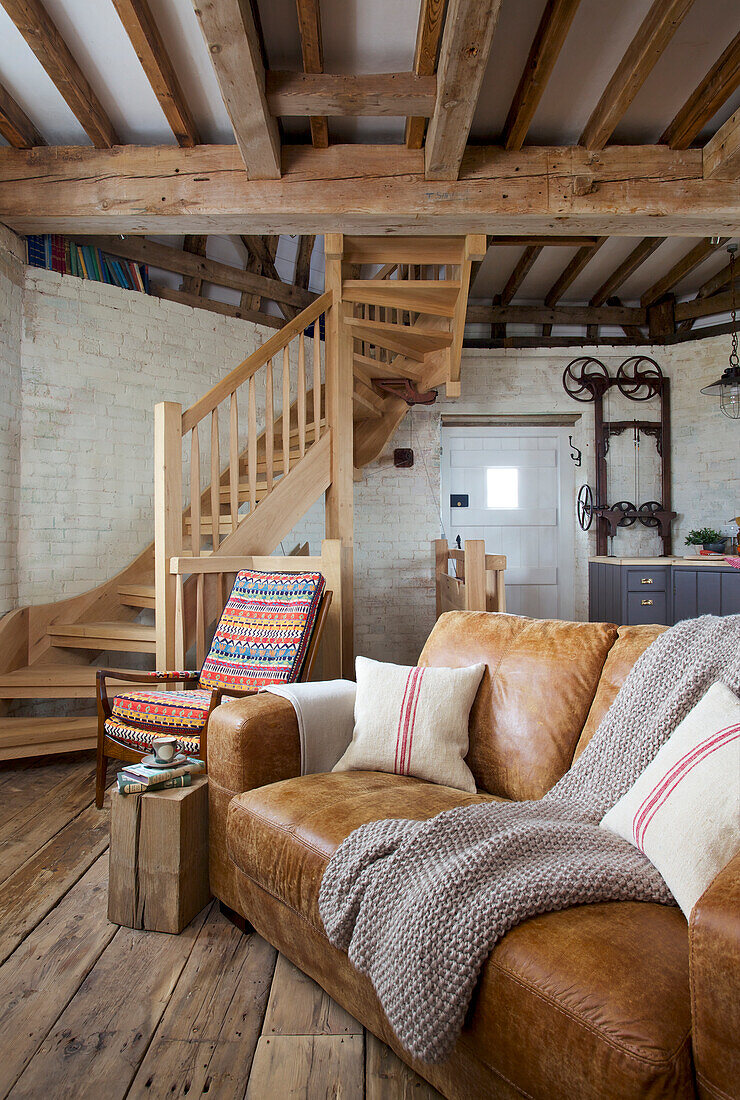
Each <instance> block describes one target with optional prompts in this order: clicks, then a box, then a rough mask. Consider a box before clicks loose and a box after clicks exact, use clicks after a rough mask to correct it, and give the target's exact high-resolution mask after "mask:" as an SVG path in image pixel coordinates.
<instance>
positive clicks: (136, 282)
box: [128, 260, 144, 290]
mask: <svg viewBox="0 0 740 1100" xmlns="http://www.w3.org/2000/svg"><path fill="white" fill-rule="evenodd" d="M128 266H129V271H130V272H131V282H132V285H133V288H134V290H143V289H144V284H143V283H142V282H141V279H140V276H139V269H138V267H137V265H136V264H135V263H134V262H133V260H129V262H128Z"/></svg>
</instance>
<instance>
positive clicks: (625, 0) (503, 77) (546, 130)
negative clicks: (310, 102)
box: [0, 0, 740, 302]
mask: <svg viewBox="0 0 740 1100" xmlns="http://www.w3.org/2000/svg"><path fill="white" fill-rule="evenodd" d="M651 2H652V0H582V2H581V4H580V6H579V9H578V12H577V13H576V17H575V19H574V21H573V25H572V27H571V29H570V32H569V34H568V37H567V39H566V42H565V45H564V47H563V49H562V52H561V54H560V57H559V58H558V61H557V63H556V65H555V68H554V71H553V74H552V77H551V79H550V81H549V83H548V85H547V88H546V90H545V93H544V95H543V98H542V101H541V103H540V105H539V107H538V109H537V112H536V114H535V116H534V120H533V123H532V127H531V130H530V133H529V137H528V140H529V141H530V142H533V143H548V144H549V143H552V144H564V143H569V142H574V141H577V139H578V136H579V134H580V132H581V130H582V129H583V126H584V124H585V122H586V120H587V119H588V117H589V115H590V113H591V111H592V109H593V107H594V106H595V104H596V103H597V101H598V99H599V96H600V95H601V93H602V92H603V90H604V88H605V86H606V84H607V82H608V80H609V78H610V77H611V75H612V73H613V72H614V69H615V68H616V66H617V64H618V62H619V60H620V58H621V56H622V54H623V52H624V50H625V48H626V47H627V45H628V44H629V42H630V40H631V38H632V37H633V35H634V33H635V31H636V30H637V28H638V26H639V24H640V22H641V21H642V19H643V18H644V16H645V14H646V13H647V11H648V9H649V8H650V5H651ZM149 3H150V7H151V9H152V12H153V14H154V16H155V19H156V21H157V25H158V27H159V29H160V32H161V34H162V37H163V39H164V42H165V45H166V47H167V50H168V52H169V54H170V57H171V59H172V61H173V64H174V68H175V70H176V72H177V74H178V77H179V80H180V82H181V85H182V87H183V90H184V93H185V97H186V99H187V101H188V103H189V105H190V108H191V110H192V113H193V116H194V118H195V120H196V123H197V126H198V128H199V130H200V134H201V138H202V140H203V141H204V142H207V143H233V141H234V137H233V133H232V131H231V127H230V124H229V120H228V117H227V115H226V111H225V109H224V106H223V102H222V100H221V96H220V93H219V90H218V85H217V83H216V80H215V77H214V74H213V70H212V67H211V63H210V58H209V55H208V51H207V49H206V47H205V45H204V42H203V38H202V35H201V32H200V28H199V26H198V23H197V19H196V16H195V14H194V10H193V4H192V0H149ZM544 3H545V0H504V2H503V6H502V11H501V16H500V19H499V24H498V27H497V30H496V34H495V37H494V42H493V48H492V51H491V56H490V60H489V64H488V67H487V71H486V75H485V79H484V82H483V89H482V94H481V96H480V100H479V104H478V109H477V111H476V114H475V119H474V122H473V129H472V133H471V141H473V142H482V143H485V142H495V141H496V140H497V138H498V135H499V134H500V131H501V128H502V126H503V123H504V120H505V118H506V114H507V112H508V108H509V104H510V103H511V99H512V96H513V94H514V91H515V89H516V86H517V83H518V80H519V77H520V75H521V72H522V69H523V66H524V63H525V60H526V57H527V53H528V51H529V47H530V45H531V42H532V38H533V36H534V33H535V30H536V28H537V24H538V22H539V19H540V17H541V15H542V11H543V8H544ZM44 5H45V7H46V8H47V10H48V11H49V14H50V15H51V17H52V18H53V20H54V22H55V23H56V24H57V26H58V28H59V30H60V32H61V33H62V36H63V37H64V39H65V41H66V42H67V44H68V46H69V48H70V50H71V51H72V53H73V55H74V57H75V58H76V60H77V61H78V62H79V63H80V65H81V67H82V69H83V71H84V72H85V74H86V75H87V77H88V79H89V81H90V84H91V85H92V87H93V89H94V91H95V92H96V94H97V95H98V96H99V98H100V100H101V103H102V104H103V106H104V108H105V110H106V111H107V112H108V114H109V116H110V118H111V120H112V122H113V124H114V126H115V128H116V131H117V133H118V136H119V138H120V139H121V141H123V142H125V143H140V144H174V138H173V135H172V132H171V131H170V129H169V127H168V125H167V123H166V121H165V118H164V116H163V114H162V111H161V109H160V107H159V104H158V103H157V100H156V98H155V96H154V94H153V92H152V90H151V88H150V86H149V83H148V81H147V79H146V77H145V76H144V73H143V71H142V69H141V66H140V64H139V62H138V60H137V58H136V55H135V53H134V50H133V48H132V46H131V44H130V42H129V40H128V37H127V35H126V34H125V32H124V30H123V27H122V26H121V23H120V21H119V19H118V16H117V14H116V11H115V9H114V7H113V4H112V3H111V0H44ZM256 6H257V10H258V14H259V19H260V23H261V28H262V34H263V40H264V50H265V55H266V62H267V65H268V67H270V68H273V69H294V70H295V69H300V68H301V52H300V40H299V35H298V22H297V16H296V6H295V0H257V3H256ZM418 9H419V2H418V0H321V17H322V33H323V43H324V60H325V68H326V71H327V72H336V73H372V72H394V71H404V70H406V71H407V70H409V69H410V68H411V67H412V63H413V54H414V43H415V38H416V26H417V19H418ZM739 27H740V0H695V3H694V5H693V7H692V9H691V11H690V12H689V14H688V16H687V17H686V18H685V19H684V21H683V23H682V24H681V26H680V27H679V28H678V31H677V32H676V34H675V36H674V38H673V40H672V41H671V43H670V45H669V46H668V48H667V50H666V51H665V52H664V54H663V56H662V57H661V58H660V60H659V61H658V63H657V65H656V66H655V68H654V70H653V72H652V73H651V75H650V77H649V78H648V80H647V81H646V82H645V84H644V85H643V87H642V88H641V89H640V91H639V92H638V94H637V96H636V97H635V100H634V102H633V103H632V105H631V107H630V108H629V110H628V111H627V113H626V115H625V116H624V118H623V119H622V121H621V122H620V125H619V127H618V129H617V131H616V133H615V135H614V140H616V141H620V142H624V143H628V144H629V143H635V142H653V141H656V140H657V139H658V138H659V137H660V134H661V133H662V132H663V129H664V128H665V126H666V125H667V123H668V122H669V121H670V120H671V119H672V118H673V116H674V114H675V113H676V111H677V110H678V109H679V107H680V106H681V105H682V104H683V102H684V101H685V99H686V98H687V96H688V95H689V93H690V92H691V90H692V89H693V88H694V87H695V86H696V85H697V84H698V83H699V81H700V80H701V79H702V77H703V76H704V75H705V73H706V72H707V70H708V69H709V68H710V66H711V65H712V64H713V63H714V61H716V59H717V58H718V57H719V55H720V54H721V52H722V51H723V50H724V49H725V48H726V46H727V45H728V43H729V42H730V41H731V39H732V37H733V36H734V35H735V34H736V33H737V30H738V28H739ZM0 82H2V83H3V84H4V85H5V86H6V87H7V88H8V90H9V91H10V93H11V94H12V95H13V96H14V97H15V99H16V100H17V101H18V102H19V103H20V105H21V107H22V108H23V109H24V110H25V111H26V113H27V114H28V115H29V117H30V118H31V119H32V121H33V122H34V123H35V124H36V126H37V127H38V129H39V130H40V131H41V133H42V134H43V136H44V138H45V139H46V140H47V141H48V142H49V143H50V144H61V145H70V144H80V145H86V144H89V141H88V139H87V137H86V135H85V133H84V132H83V130H82V128H81V127H80V125H79V123H78V122H77V121H76V119H75V118H74V116H73V114H72V112H71V111H70V110H69V108H68V107H67V105H66V103H65V102H64V100H63V99H62V97H61V95H60V93H59V92H58V91H57V89H56V88H55V86H54V85H53V83H52V82H51V80H50V79H49V77H48V76H47V75H46V73H45V72H44V70H43V68H42V67H41V65H40V63H39V62H38V61H37V59H36V57H35V56H34V54H33V52H32V51H31V49H30V47H29V46H28V45H27V44H26V42H25V40H24V39H23V38H22V36H21V35H20V33H19V32H18V31H17V30H16V28H15V26H14V24H13V23H12V21H11V20H10V17H9V16H8V15H7V14H6V12H5V10H4V9H3V8H2V7H0ZM738 107H740V91H738V93H736V94H735V95H734V96H733V97H732V98H731V99H730V100H729V101H728V102H727V103H726V104H725V106H724V107H723V108H722V110H721V111H719V112H718V113H717V115H716V116H715V118H714V119H713V120H712V121H711V123H710V124H709V125H708V127H707V128H706V132H705V133H704V134H703V135H702V136H701V139H700V140H704V139H705V138H706V136H707V135H708V134H710V133H713V132H714V131H715V130H716V129H717V128H718V126H719V125H721V124H722V122H723V121H724V120H725V119H726V118H728V117H729V115H730V114H731V113H732V112H733V111H734V110H736V109H737V108H738ZM281 125H282V129H283V134H284V138H285V139H286V140H288V141H307V140H309V131H308V120H306V119H283V120H282V122H281ZM403 129H404V120H403V119H400V118H399V119H395V118H385V119H380V118H362V119H335V118H332V119H330V120H329V131H330V136H331V140H332V141H341V142H355V141H365V142H390V143H395V142H401V141H402V140H403ZM0 141H2V139H0ZM170 240H171V239H170ZM694 243H695V241H693V240H689V239H675V238H674V239H670V240H668V241H666V242H665V243H664V244H663V245H661V247H660V248H659V249H658V251H657V252H655V253H654V254H653V256H652V257H650V259H649V260H648V261H647V262H646V263H645V264H643V265H642V266H641V267H640V269H639V270H638V271H637V272H636V274H635V275H634V276H633V277H632V278H631V279H630V280H629V281H628V282H627V283H625V285H624V286H623V287H622V288H621V290H620V291H619V294H620V297H621V298H622V299H623V300H624V301H625V302H634V301H636V300H637V299H638V298H639V296H640V294H641V293H642V291H644V290H645V289H646V288H647V287H648V286H649V285H650V284H651V283H652V282H653V281H654V280H655V279H656V278H658V277H659V276H660V275H662V274H664V273H665V272H666V271H667V270H668V268H669V267H670V266H671V264H672V263H673V262H675V260H677V259H678V258H680V257H681V256H682V255H684V254H685V253H686V252H688V250H689V249H690V248H691V247H692V245H693V244H694ZM318 244H319V242H317V245H318ZM635 244H636V241H635V240H634V239H629V240H628V239H626V238H621V239H620V238H612V239H610V240H609V242H608V243H607V244H606V245H605V246H604V247H603V248H602V249H601V250H600V252H599V253H598V254H597V255H596V256H595V257H594V259H593V260H592V262H591V263H590V264H589V265H588V266H587V268H586V269H585V271H584V272H583V273H582V274H581V276H580V277H579V279H578V280H577V281H576V282H575V283H574V284H573V285H572V286H571V288H570V289H569V290H568V292H567V294H566V297H565V299H564V301H572V302H576V301H587V300H588V298H589V297H590V296H591V294H592V293H593V292H594V291H595V290H596V289H597V287H598V286H599V285H600V284H601V282H602V281H603V279H604V278H605V277H606V276H607V275H608V274H609V272H610V271H611V270H612V269H613V268H614V267H615V266H616V265H617V264H618V263H619V262H620V260H621V259H623V258H624V256H626V255H627V253H628V252H629V251H630V250H631V248H633V247H634V246H635ZM295 247H296V246H295V242H294V241H293V240H291V239H290V238H287V237H286V238H283V239H281V242H280V247H279V250H278V257H277V267H278V270H279V271H280V273H281V275H283V277H285V278H292V273H293V265H294V262H295ZM208 253H209V255H211V256H213V257H214V258H216V257H218V258H222V259H224V260H228V261H229V262H240V263H241V262H243V260H244V250H243V248H242V246H241V244H240V242H238V241H236V242H235V241H231V240H229V239H227V238H213V237H212V238H210V239H209V243H208ZM520 254H521V249H516V248H494V249H491V250H490V252H489V254H488V256H487V258H486V261H485V263H484V264H483V266H482V268H481V270H480V272H479V275H478V278H477V280H476V283H475V287H474V292H473V298H474V299H478V300H481V301H488V300H490V298H491V296H492V295H493V294H495V293H497V292H498V291H500V290H501V289H502V287H503V285H504V284H505V282H506V280H507V278H508V277H509V274H510V273H511V270H512V268H513V267H514V264H515V263H516V260H517V259H518V257H519V255H520ZM572 255H573V250H570V249H566V248H547V249H545V251H544V252H543V253H542V254H541V255H540V257H539V259H538V260H537V262H536V263H535V265H534V267H533V268H532V270H531V272H530V273H529V275H528V276H527V279H526V280H525V282H524V284H523V286H522V288H521V290H520V292H519V294H518V296H517V301H521V302H529V301H541V300H542V298H543V296H544V294H545V293H546V292H547V291H548V290H549V288H550V286H551V285H552V283H553V282H554V280H555V279H556V277H557V275H558V274H559V273H560V271H561V270H562V269H563V267H564V266H565V264H566V263H567V262H568V260H569V259H570V257H571V256H572ZM726 262H727V257H726V254H725V252H724V251H721V252H719V253H717V254H716V255H715V256H713V257H711V258H710V259H708V260H707V261H705V263H704V264H702V265H701V266H700V267H699V268H697V269H696V270H695V271H694V272H693V273H692V274H691V275H690V276H688V277H687V279H686V280H684V282H683V283H682V284H680V285H679V287H678V288H677V290H678V293H679V296H687V295H690V294H692V293H695V292H696V290H697V289H698V287H699V286H700V285H701V284H702V283H703V282H704V281H705V280H706V279H707V278H709V277H710V276H711V275H712V274H713V273H714V272H715V271H717V270H719V268H720V267H722V266H723V265H724V264H725V263H726ZM322 267H323V257H322V252H321V249H320V247H317V249H316V252H315V255H314V260H313V263H312V281H311V285H312V288H313V289H319V288H320V286H321V280H322V270H321V269H322ZM212 293H213V294H214V296H219V297H223V298H224V300H232V295H231V294H230V293H229V292H227V291H217V290H214V291H212Z"/></svg>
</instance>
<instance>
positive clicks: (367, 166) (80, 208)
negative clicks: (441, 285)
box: [0, 145, 740, 273]
mask: <svg viewBox="0 0 740 1100" xmlns="http://www.w3.org/2000/svg"><path fill="white" fill-rule="evenodd" d="M704 161H705V157H704V156H703V154H702V150H701V149H688V150H672V149H669V148H667V147H666V146H609V147H608V148H606V149H603V150H600V151H599V152H591V151H589V150H586V149H583V148H581V147H579V146H564V147H559V146H553V147H537V146H532V147H526V146H525V148H524V149H522V150H520V151H516V152H513V151H512V152H506V151H504V150H502V149H501V148H500V147H497V146H495V147H485V146H475V147H469V148H468V149H467V150H466V152H465V154H464V156H463V160H462V167H461V172H460V178H459V179H456V180H450V181H446V182H445V183H444V184H440V185H437V186H435V185H434V184H433V183H430V181H429V180H428V179H426V178H425V175H424V150H415V149H408V148H405V147H404V146H400V145H391V146H357V145H354V146H348V145H344V146H342V145H335V146H330V147H329V148H328V149H314V148H312V147H310V146H286V147H284V148H283V155H282V173H283V174H282V178H281V179H275V180H250V179H248V178H247V175H246V173H245V172H244V165H243V162H242V160H241V157H240V155H239V150H238V149H237V148H236V147H234V146H202V145H201V146H197V147H196V148H194V149H188V148H177V147H175V146H156V147H141V146H118V147H115V148H113V149H94V148H89V147H74V148H66V147H65V148H57V147H49V148H41V149H31V150H26V149H12V148H6V149H0V221H4V222H6V223H7V224H8V225H9V226H10V227H11V228H12V229H14V230H15V231H16V232H20V233H43V232H53V233H70V234H79V233H88V234H100V233H133V234H145V233H163V234H174V233H183V232H187V233H191V234H194V233H235V234H243V233H255V234H275V233H302V234H311V233H323V232H327V231H331V229H332V227H333V226H336V225H337V224H341V225H342V226H343V228H344V230H345V231H346V232H347V233H359V234H368V233H391V234H394V233H395V234H401V233H403V234H418V235H429V234H435V235H439V234H463V233H482V232H489V233H494V234H496V233H498V234H502V235H509V234H512V235H528V234H531V235H551V236H552V235H553V234H558V233H569V234H574V235H595V236H606V235H609V234H620V235H624V236H645V235H648V234H654V233H656V232H659V233H660V234H661V235H662V236H710V235H715V234H718V233H722V234H726V235H733V234H735V233H736V232H737V226H738V224H740V192H739V191H738V187H737V182H736V181H735V180H727V179H723V178H717V177H716V176H713V177H712V178H705V175H704ZM188 273H189V272H188Z"/></svg>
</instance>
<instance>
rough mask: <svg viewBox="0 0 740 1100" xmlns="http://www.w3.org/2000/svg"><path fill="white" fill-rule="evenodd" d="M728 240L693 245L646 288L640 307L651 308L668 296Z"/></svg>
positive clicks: (727, 238)
mask: <svg viewBox="0 0 740 1100" xmlns="http://www.w3.org/2000/svg"><path fill="white" fill-rule="evenodd" d="M729 239H730V238H729V237H720V238H719V239H718V240H717V242H716V243H712V241H711V240H710V239H707V240H705V241H699V243H698V244H695V245H694V247H693V248H692V249H691V250H690V251H689V252H687V253H686V255H685V256H682V257H681V259H680V260H679V261H678V262H677V263H675V264H674V265H673V267H672V268H671V269H670V271H668V272H666V274H665V275H663V276H662V277H661V278H660V279H658V280H657V281H656V282H654V283H653V285H652V286H650V287H648V289H647V290H646V291H645V293H644V294H643V295H642V297H641V298H640V305H641V306H651V305H652V304H653V303H654V302H657V301H658V299H660V298H662V297H663V296H664V295H665V294H668V293H669V292H670V291H671V290H673V288H674V287H675V286H677V285H678V284H679V283H680V282H681V280H682V279H685V278H686V276H687V275H690V274H691V272H692V271H693V270H694V268H697V267H698V266H699V264H701V263H703V262H704V260H706V259H707V258H708V257H709V256H712V255H713V254H714V253H715V252H716V251H717V249H718V248H724V246H725V245H726V244H727V242H728V240H729Z"/></svg>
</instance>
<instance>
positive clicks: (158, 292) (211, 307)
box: [152, 286, 285, 328]
mask: <svg viewBox="0 0 740 1100" xmlns="http://www.w3.org/2000/svg"><path fill="white" fill-rule="evenodd" d="M152 294H153V295H154V296H155V297H157V298H164V299H165V301H167V302H179V303H180V304H181V305H183V306H192V307H193V309H205V310H208V312H209V313H220V314H221V315H222V316H223V317H237V318H239V319H240V320H242V321H253V322H254V324H255V325H266V326H267V327H268V328H282V327H283V325H284V324H285V319H284V318H283V317H274V316H272V315H271V314H269V313H262V312H261V311H260V310H256V309H247V308H245V307H244V306H232V305H229V303H228V302H217V301H215V299H213V298H201V297H200V296H199V295H198V294H188V293H187V292H186V291H184V290H173V289H172V287H168V286H153V287H152Z"/></svg>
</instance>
